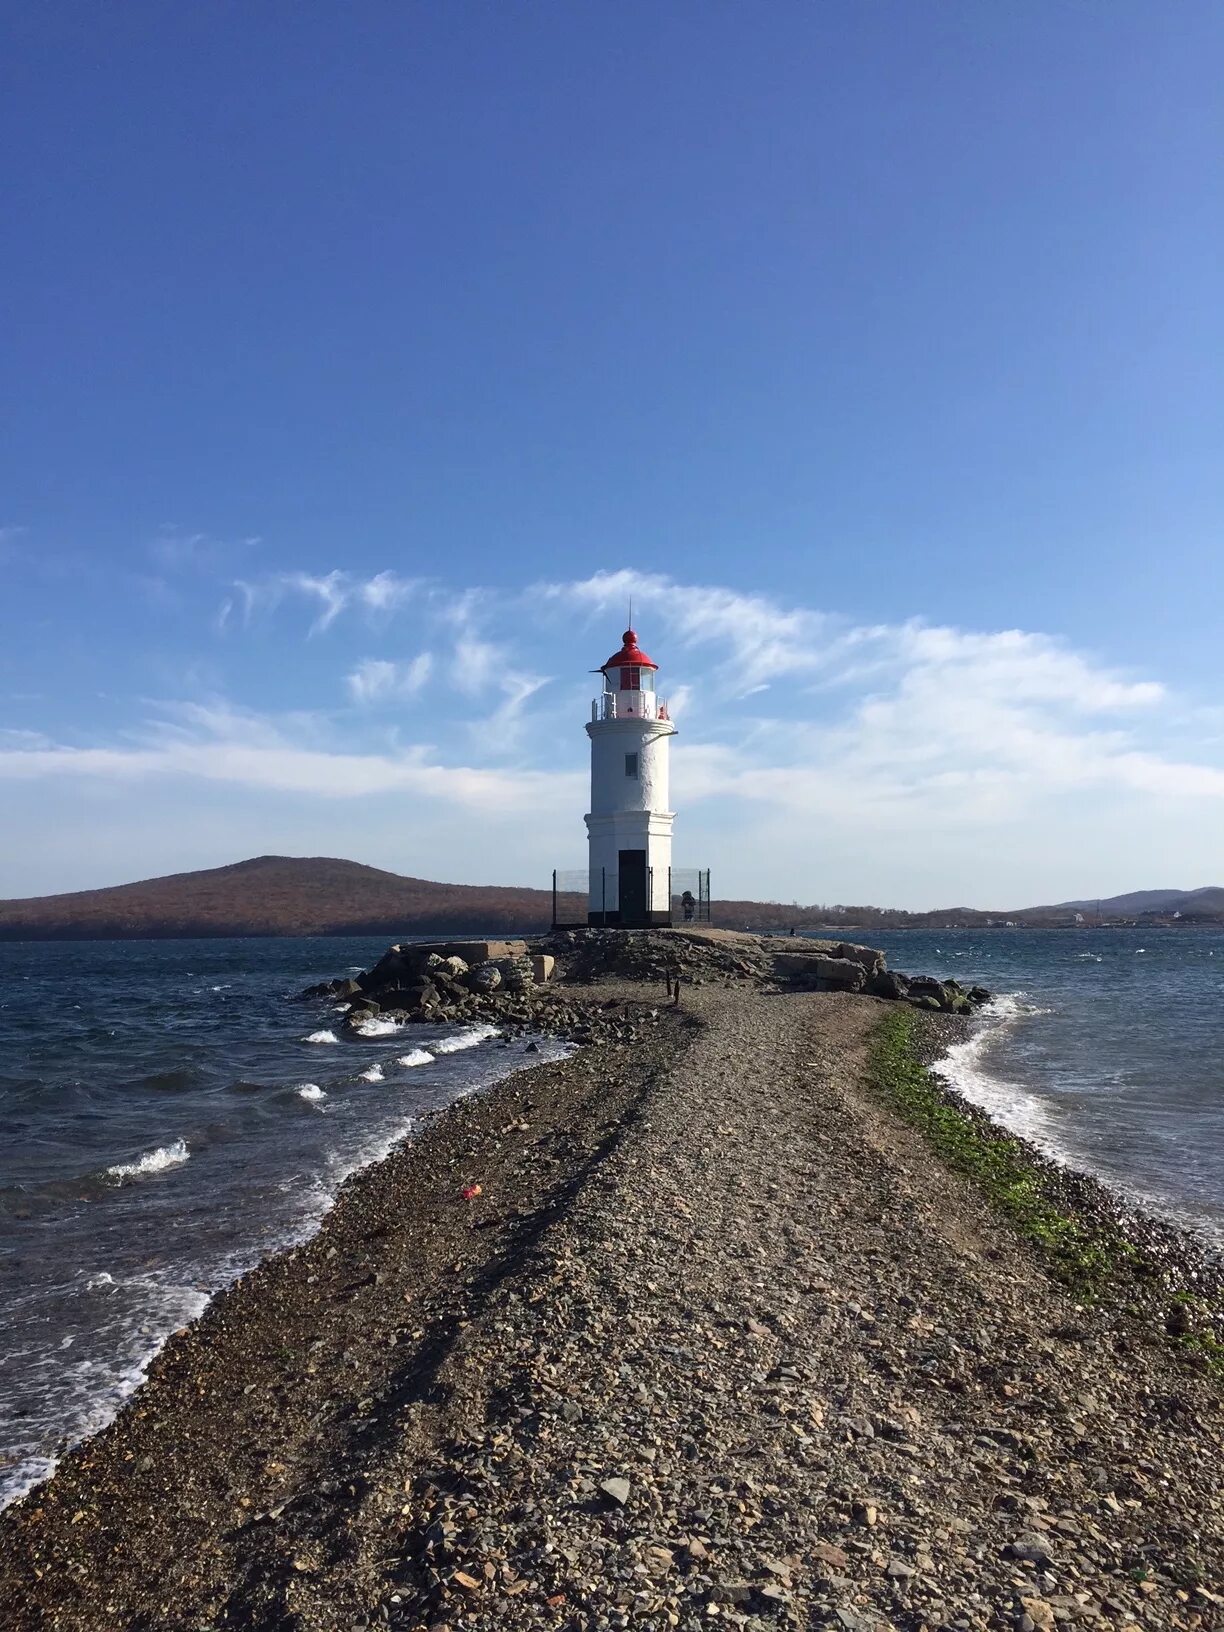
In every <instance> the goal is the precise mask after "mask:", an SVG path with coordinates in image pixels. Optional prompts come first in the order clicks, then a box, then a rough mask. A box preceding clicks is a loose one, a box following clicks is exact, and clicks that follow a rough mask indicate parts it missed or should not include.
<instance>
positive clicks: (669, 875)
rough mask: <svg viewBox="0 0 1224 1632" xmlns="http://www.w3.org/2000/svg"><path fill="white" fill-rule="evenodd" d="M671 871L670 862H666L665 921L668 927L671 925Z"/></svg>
mask: <svg viewBox="0 0 1224 1632" xmlns="http://www.w3.org/2000/svg"><path fill="white" fill-rule="evenodd" d="M671 873H672V870H671V863H670V862H669V863H668V866H667V923H668V927H669V928H670V926H671V904H672V880H671Z"/></svg>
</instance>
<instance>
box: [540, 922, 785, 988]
mask: <svg viewBox="0 0 1224 1632" xmlns="http://www.w3.org/2000/svg"><path fill="white" fill-rule="evenodd" d="M546 944H547V947H548V950H549V951H550V952H552V953H554V955H555V956H556V958H557V961H558V963H559V964H560V965H561V966H562V968H563V969H564V972H565V978H566V979H567V980H571V981H581V982H587V981H598V980H640V981H646V982H653V981H658V982H660V983H662V982H663V981H665V980H667V979H669V978H671V979H675V978H676V976H679V977H680V978H681V979H682V980H683V981H684V982H685V983H686V984H691V985H701V984H703V983H704V982H706V981H714V980H763V979H766V978H768V976H769V972H770V969H769V959H768V957H767V955H766V953H765V951H764V943H763V942H762V941H761V940H760V939H759V938H758V937H756V936H748V935H742V936H737V937H735V938H734V939H731V938H728V939H726V940H716V939H714V938H713V937H710V936H705V935H701V934H691V935H690V934H685V932H684V931H683V930H676V929H664V930H650V929H634V930H625V929H569V930H558V931H557V932H556V933H554V934H553V935H552V936H550V937H549V940H548V942H547V943H546Z"/></svg>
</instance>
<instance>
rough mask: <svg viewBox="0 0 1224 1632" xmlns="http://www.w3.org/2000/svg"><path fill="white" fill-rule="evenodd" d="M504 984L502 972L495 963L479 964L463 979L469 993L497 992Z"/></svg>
mask: <svg viewBox="0 0 1224 1632" xmlns="http://www.w3.org/2000/svg"><path fill="white" fill-rule="evenodd" d="M501 983H502V977H501V970H500V969H499V968H498V967H497V965H496V964H495V963H478V964H476V965H475V967H474V968H472V969H469V970H468V972H467V974H466V975H464V977H463V984H464V985H465V986H466V987H467V989H468V991H469V992H479V993H481V994H485V993H488V992H495V991H496V990H497V988H498V987H499V986H500V985H501Z"/></svg>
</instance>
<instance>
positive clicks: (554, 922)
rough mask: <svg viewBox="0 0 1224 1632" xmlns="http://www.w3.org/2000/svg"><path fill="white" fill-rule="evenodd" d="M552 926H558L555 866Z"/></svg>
mask: <svg viewBox="0 0 1224 1632" xmlns="http://www.w3.org/2000/svg"><path fill="white" fill-rule="evenodd" d="M552 927H553V928H554V929H556V927H557V869H556V868H555V867H554V868H553V921H552Z"/></svg>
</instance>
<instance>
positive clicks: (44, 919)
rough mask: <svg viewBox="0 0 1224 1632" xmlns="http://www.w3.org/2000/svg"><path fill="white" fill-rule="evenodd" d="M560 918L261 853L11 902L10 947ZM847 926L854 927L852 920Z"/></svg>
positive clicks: (737, 907) (527, 926) (511, 891)
mask: <svg viewBox="0 0 1224 1632" xmlns="http://www.w3.org/2000/svg"><path fill="white" fill-rule="evenodd" d="M558 904H559V906H560V908H561V917H562V919H563V920H564V921H566V922H569V923H577V922H580V921H581V920H582V918H583V917H584V916H585V912H586V904H585V902H584V901H583V900H582V899H581V898H580V897H579V896H576V895H563V896H562V897H561V898H560V901H559V903H558ZM856 910H857V909H856ZM827 912H828V909H827V908H823V907H795V906H790V905H782V904H780V903H777V902H763V901H725V902H718V901H716V902H714V907H713V921H714V922H715V923H716V924H723V925H727V926H730V927H732V928H743V927H744V926H745V925H751V926H752V927H753V928H756V929H786V928H789V927H790V926H791V925H796V926H798V927H799V928H801V929H802V928H817V927H820V926H821V925H822V924H826V923H827V922H828V918H827V916H826V914H827ZM551 918H552V895H551V892H550V891H548V890H529V889H518V888H512V887H506V886H500V885H484V884H435V883H432V882H430V881H429V880H428V879H423V878H405V877H402V876H401V875H400V874H398V873H388V872H383V871H382V870H381V869H380V868H377V867H365V866H362V865H361V864H360V863H359V862H355V861H339V860H336V859H333V858H331V857H328V856H257V857H255V858H254V859H253V860H251V861H239V862H234V863H233V864H232V865H230V866H228V867H212V868H209V869H207V870H206V871H203V872H195V873H174V874H172V875H171V876H170V877H168V878H150V879H145V880H143V881H142V882H141V883H138V884H117V885H113V886H112V887H111V888H109V889H104V890H80V891H77V892H75V893H73V894H71V895H44V896H34V897H30V898H28V899H25V900H16V901H0V940H7V941H13V940H112V939H113V940H122V939H129V938H130V939H140V938H152V937H170V936H195V935H389V936H394V935H432V934H448V935H449V934H479V933H489V934H498V933H518V934H529V933H532V932H533V931H541V930H545V929H547V928H548V926H549V924H550V922H551ZM836 922H837V923H838V924H839V925H841V926H842V927H846V920H845V918H844V916H843V917H840V918H838V919H837V920H836Z"/></svg>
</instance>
